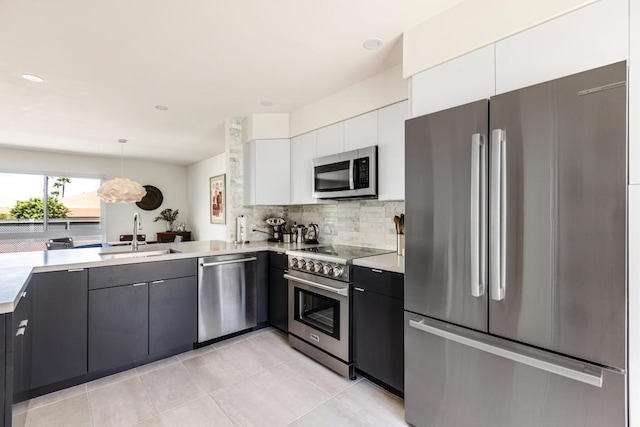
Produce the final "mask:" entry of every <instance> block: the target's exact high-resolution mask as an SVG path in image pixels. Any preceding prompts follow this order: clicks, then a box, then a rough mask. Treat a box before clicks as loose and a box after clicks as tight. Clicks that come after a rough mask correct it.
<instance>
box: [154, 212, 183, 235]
mask: <svg viewBox="0 0 640 427" xmlns="http://www.w3.org/2000/svg"><path fill="white" fill-rule="evenodd" d="M179 212H180V209H176V210H175V211H174V210H173V209H164V210H163V211H162V212H160V215H159V216H157V217H155V219H154V220H153V222H157V221H160V220H162V221H166V222H167V231H173V223H174V222H175V221H176V219H178V213H179Z"/></svg>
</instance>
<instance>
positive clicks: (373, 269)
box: [371, 268, 382, 273]
mask: <svg viewBox="0 0 640 427" xmlns="http://www.w3.org/2000/svg"><path fill="white" fill-rule="evenodd" d="M371 271H373V272H374V273H382V270H378V269H377V268H372V269H371Z"/></svg>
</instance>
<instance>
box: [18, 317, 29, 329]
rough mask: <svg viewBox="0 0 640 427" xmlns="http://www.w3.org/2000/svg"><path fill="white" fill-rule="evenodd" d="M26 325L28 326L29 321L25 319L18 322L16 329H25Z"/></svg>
mask: <svg viewBox="0 0 640 427" xmlns="http://www.w3.org/2000/svg"><path fill="white" fill-rule="evenodd" d="M28 324H29V319H25V320H23V321H21V322H20V324H19V325H18V328H26V327H27V325H28Z"/></svg>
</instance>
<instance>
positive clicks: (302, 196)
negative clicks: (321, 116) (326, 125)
mask: <svg viewBox="0 0 640 427" xmlns="http://www.w3.org/2000/svg"><path fill="white" fill-rule="evenodd" d="M316 140H317V135H316V131H313V132H309V133H305V134H304V135H299V136H296V137H295V138H292V139H291V204H301V205H303V204H312V203H317V201H316V199H314V198H313V197H311V195H312V194H313V164H312V163H311V162H312V160H313V159H314V158H316V157H317V151H316Z"/></svg>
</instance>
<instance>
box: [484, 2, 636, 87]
mask: <svg viewBox="0 0 640 427" xmlns="http://www.w3.org/2000/svg"><path fill="white" fill-rule="evenodd" d="M627 21H628V6H627V0H600V1H598V2H596V3H593V4H591V5H589V6H586V7H583V8H582V9H578V10H576V11H574V12H572V13H569V14H567V15H564V16H561V17H559V18H556V19H554V20H552V21H549V22H545V23H544V24H542V25H539V26H537V27H534V28H531V29H529V30H527V31H524V32H522V33H519V34H516V35H514V36H512V37H509V38H507V39H505V40H502V41H499V42H497V43H496V92H497V93H504V92H508V91H511V90H515V89H520V88H523V87H526V86H531V85H534V84H537V83H542V82H546V81H549V80H553V79H556V78H559V77H564V76H567V75H570V74H575V73H579V72H582V71H587V70H590V69H592V68H597V67H601V66H603V65H608V64H611V63H614V62H618V61H623V60H625V59H627V51H628V23H627Z"/></svg>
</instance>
